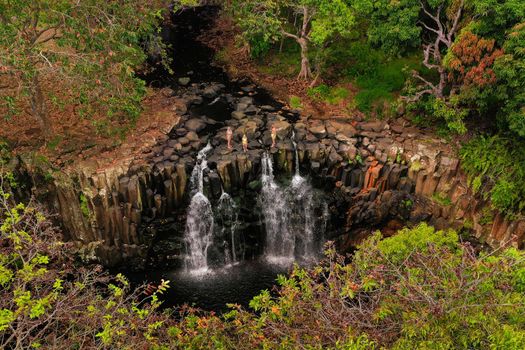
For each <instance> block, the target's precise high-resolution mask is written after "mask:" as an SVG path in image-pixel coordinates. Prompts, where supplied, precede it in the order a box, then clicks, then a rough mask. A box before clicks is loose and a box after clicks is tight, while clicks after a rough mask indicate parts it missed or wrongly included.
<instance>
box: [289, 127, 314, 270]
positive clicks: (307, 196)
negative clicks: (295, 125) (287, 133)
mask: <svg viewBox="0 0 525 350" xmlns="http://www.w3.org/2000/svg"><path fill="white" fill-rule="evenodd" d="M292 144H293V149H294V158H295V174H294V176H293V178H292V183H291V186H290V187H289V188H288V192H289V195H290V197H291V199H292V201H293V202H294V205H293V206H292V208H293V211H294V214H295V215H293V218H294V219H295V220H294V228H295V230H296V232H297V236H298V237H297V238H298V246H297V250H298V255H299V256H300V257H302V258H303V259H306V260H313V259H314V258H315V253H316V247H315V226H316V220H315V203H314V193H313V188H312V186H311V185H310V184H309V182H308V181H307V180H306V179H305V178H304V177H302V176H301V173H300V170H299V153H298V151H297V143H296V142H295V132H292Z"/></svg>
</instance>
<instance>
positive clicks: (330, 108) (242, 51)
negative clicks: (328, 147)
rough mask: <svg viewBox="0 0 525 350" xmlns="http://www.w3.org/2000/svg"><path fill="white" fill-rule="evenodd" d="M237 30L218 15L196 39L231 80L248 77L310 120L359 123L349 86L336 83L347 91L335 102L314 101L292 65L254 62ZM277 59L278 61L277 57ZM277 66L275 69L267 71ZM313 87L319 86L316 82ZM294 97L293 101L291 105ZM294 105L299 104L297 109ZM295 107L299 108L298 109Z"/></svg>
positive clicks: (230, 22)
mask: <svg viewBox="0 0 525 350" xmlns="http://www.w3.org/2000/svg"><path fill="white" fill-rule="evenodd" d="M237 34H238V30H237V28H235V25H234V24H233V22H232V20H231V18H229V17H228V16H225V15H223V16H220V17H219V18H218V19H217V21H216V24H215V25H214V26H213V28H211V29H210V30H209V31H207V32H206V33H205V34H204V35H201V36H200V38H199V39H200V40H201V41H202V42H203V43H205V44H206V45H208V46H209V47H211V48H213V49H214V50H215V52H216V57H215V59H216V63H217V64H219V65H221V66H222V67H223V69H225V70H226V71H227V73H228V75H229V76H230V77H231V78H244V77H248V78H249V79H251V80H252V81H254V82H255V83H256V84H258V85H260V86H261V87H263V88H265V89H266V90H268V91H270V93H271V94H272V95H273V96H274V97H275V98H276V99H277V100H279V101H280V102H282V103H284V104H286V105H288V106H289V107H290V108H291V109H299V110H300V111H301V114H302V115H304V116H309V117H312V118H314V119H333V118H334V117H337V118H341V119H347V120H349V121H352V120H357V121H360V120H363V119H365V118H366V116H365V115H364V114H363V113H361V112H360V111H358V110H357V109H355V108H352V107H350V106H351V104H352V101H353V95H354V94H355V92H356V91H357V89H356V87H354V86H353V85H352V84H350V83H340V84H339V86H340V87H341V88H344V89H345V90H347V91H349V92H350V94H349V95H348V96H346V97H345V98H341V99H339V100H338V101H337V102H336V103H327V102H325V101H322V100H319V99H314V98H312V97H311V96H310V95H309V94H308V90H309V89H310V88H311V87H312V82H309V81H304V80H299V79H297V73H296V68H297V67H296V66H295V65H293V66H290V65H287V63H286V62H271V61H270V60H271V58H270V59H264V60H254V59H252V58H251V57H250V53H249V52H248V50H247V48H246V47H245V46H242V45H239V43H238V42H237V40H236V38H237ZM277 60H279V59H278V58H277ZM272 65H278V66H279V67H278V68H279V69H280V70H278V69H272V68H270V67H271V66H272ZM315 83H316V84H320V83H322V81H321V80H320V79H317V80H316V81H315ZM294 98H295V99H296V101H297V102H295V104H294V103H293V102H294V101H293V100H294ZM296 104H300V106H297V105H296ZM298 107H299V108H298Z"/></svg>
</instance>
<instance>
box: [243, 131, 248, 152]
mask: <svg viewBox="0 0 525 350" xmlns="http://www.w3.org/2000/svg"><path fill="white" fill-rule="evenodd" d="M242 149H243V151H244V152H248V137H246V134H244V135H242Z"/></svg>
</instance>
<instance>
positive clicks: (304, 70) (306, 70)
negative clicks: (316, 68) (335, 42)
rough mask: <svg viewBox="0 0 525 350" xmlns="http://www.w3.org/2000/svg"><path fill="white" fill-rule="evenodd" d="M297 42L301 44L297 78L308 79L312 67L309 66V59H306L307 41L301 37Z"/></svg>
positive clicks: (310, 75)
mask: <svg viewBox="0 0 525 350" xmlns="http://www.w3.org/2000/svg"><path fill="white" fill-rule="evenodd" d="M297 42H298V43H299V45H300V46H301V71H300V72H299V79H304V80H309V79H310V78H311V77H312V69H311V67H310V60H309V59H308V43H307V42H306V40H305V39H303V38H301V39H299V40H298V41H297Z"/></svg>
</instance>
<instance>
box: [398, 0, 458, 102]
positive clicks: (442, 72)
mask: <svg viewBox="0 0 525 350" xmlns="http://www.w3.org/2000/svg"><path fill="white" fill-rule="evenodd" d="M464 3H465V0H460V3H459V6H458V8H457V10H456V13H455V15H454V19H453V21H452V23H449V24H448V25H447V23H443V22H442V19H441V12H442V10H443V9H444V5H440V6H439V7H438V8H437V10H436V14H432V13H431V12H430V10H429V9H427V7H426V6H425V4H424V3H421V8H422V10H423V12H424V13H425V14H426V15H427V16H428V17H429V18H430V19H432V21H433V26H429V25H427V24H426V23H424V22H420V24H421V25H422V27H423V28H425V29H426V30H427V31H429V32H431V33H434V35H435V36H436V38H435V40H434V42H431V43H429V44H427V45H424V50H423V56H424V59H423V65H424V66H425V67H426V68H428V69H430V70H437V72H438V73H439V82H438V83H433V82H430V81H428V80H427V79H425V78H423V77H422V76H421V75H420V74H419V73H418V72H416V71H414V72H412V75H413V76H414V78H416V79H418V80H420V81H421V82H422V83H423V84H422V89H420V91H418V92H417V93H416V94H415V95H414V96H411V97H405V98H404V99H405V100H406V101H408V102H415V101H418V100H419V99H420V98H421V97H423V96H424V95H433V96H435V97H436V98H438V99H441V100H445V94H444V91H445V88H446V85H447V72H446V69H445V67H444V65H443V57H442V52H441V48H442V46H445V47H446V49H447V50H448V49H450V48H451V47H452V44H453V42H454V37H455V36H456V33H457V31H458V30H459V21H460V19H461V16H462V14H463V7H464Z"/></svg>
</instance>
